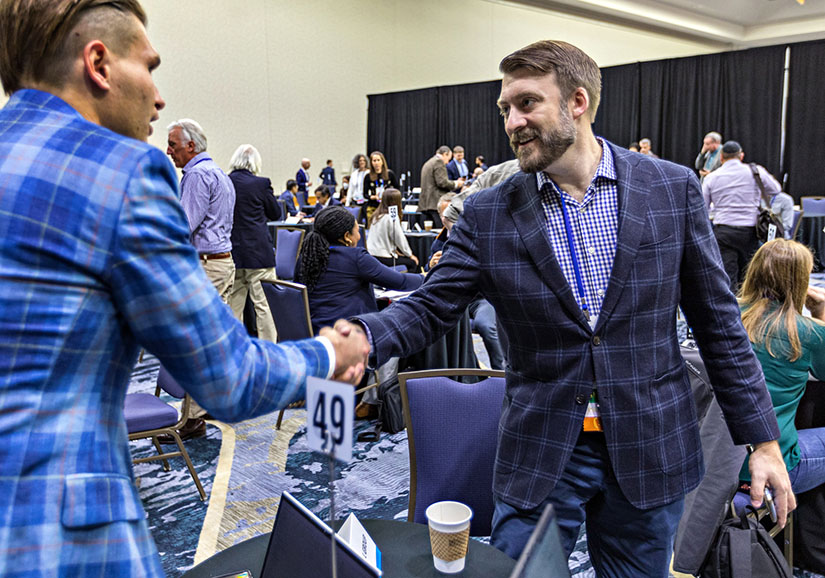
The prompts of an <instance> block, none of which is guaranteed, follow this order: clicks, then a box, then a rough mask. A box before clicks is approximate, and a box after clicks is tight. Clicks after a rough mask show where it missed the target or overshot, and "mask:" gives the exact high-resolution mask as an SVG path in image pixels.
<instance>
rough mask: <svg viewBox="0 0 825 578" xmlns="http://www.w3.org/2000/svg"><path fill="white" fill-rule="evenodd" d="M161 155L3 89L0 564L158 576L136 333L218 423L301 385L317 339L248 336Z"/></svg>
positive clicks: (325, 362) (7, 572) (14, 570)
mask: <svg viewBox="0 0 825 578" xmlns="http://www.w3.org/2000/svg"><path fill="white" fill-rule="evenodd" d="M176 187H177V179H176V176H175V172H174V169H173V168H172V166H171V164H170V163H169V160H168V159H167V158H166V157H165V155H164V154H163V153H162V152H161V151H159V150H157V149H156V148H154V147H151V146H149V145H148V144H146V143H142V142H139V141H136V140H132V139H129V138H126V137H123V136H120V135H117V134H115V133H113V132H111V131H109V130H107V129H104V128H102V127H100V126H98V125H95V124H93V123H91V122H88V121H87V120H85V119H84V118H82V117H81V116H80V115H79V114H78V113H77V112H76V111H75V110H74V109H73V108H71V107H70V106H69V105H68V104H67V103H66V102H64V101H63V100H61V99H59V98H57V97H55V96H53V95H50V94H48V93H45V92H40V91H36V90H21V91H18V92H16V93H15V94H14V95H12V97H11V99H10V100H9V102H8V103H7V105H6V106H5V107H4V108H3V109H2V111H0V576H3V577H4V578H13V577H23V576H25V577H27V578H28V577H32V576H35V577H49V578H57V577H67V578H68V577H71V578H77V577H86V576H130V577H137V576H152V577H154V576H162V575H163V571H162V569H161V566H160V560H159V558H158V555H157V551H156V549H155V545H154V543H153V541H152V538H151V536H150V535H149V532H148V529H147V526H146V523H145V519H144V518H145V515H144V512H143V508H142V506H141V503H140V498H139V497H138V495H137V492H136V490H135V486H134V480H133V478H132V467H131V457H130V454H129V448H128V445H127V431H126V424H125V421H124V417H123V404H124V396H125V394H126V389H127V386H128V384H129V376H130V373H131V370H132V368H133V366H134V364H135V361H136V359H137V355H138V351H139V345H142V346H144V347H145V348H146V349H147V350H148V351H150V352H152V353H154V354H155V355H157V356H158V357H159V358H160V359H161V361H162V362H163V364H164V365H165V366H166V367H167V368H168V369H169V371H170V372H171V373H172V375H173V376H174V377H175V378H176V379H177V380H178V382H179V383H180V384H181V385H182V386H183V387H184V388H185V389H186V390H187V391H188V392H189V393H191V394H192V395H193V397H194V398H195V399H196V400H197V401H198V402H199V403H200V404H201V405H202V406H203V407H204V408H206V409H207V410H209V411H210V412H211V413H212V414H213V415H215V416H216V417H217V418H219V419H223V420H227V421H237V420H239V419H243V418H246V417H252V416H255V415H260V414H263V413H266V412H269V411H273V410H275V409H277V408H279V407H282V406H283V405H285V404H286V403H288V402H290V401H292V400H294V399H297V398H300V397H302V396H303V395H304V382H305V378H306V376H307V375H317V376H326V374H327V372H328V369H329V365H330V364H329V356H328V354H327V350H326V348H325V346H324V344H323V343H321V342H319V341H317V340H310V341H302V342H293V343H291V344H280V345H275V344H272V343H267V342H261V341H257V340H252V339H250V338H249V337H248V336H247V335H246V332H245V331H244V328H243V326H242V325H241V324H240V323H239V322H238V321H237V320H235V319H234V318H233V317H232V313H231V311H230V310H229V309H228V308H227V307H226V306H225V305H224V304H223V303H222V302H221V301H220V298H219V297H218V294H217V293H216V291H215V289H214V288H213V287H212V284H211V283H210V282H209V281H208V279H207V278H206V276H205V274H204V272H203V269H202V268H201V266H200V264H199V263H198V257H197V254H196V252H195V249H194V248H193V247H192V245H191V244H190V243H189V227H188V225H187V222H186V216H185V215H184V213H183V210H182V209H181V206H180V204H179V202H178V199H177V196H176Z"/></svg>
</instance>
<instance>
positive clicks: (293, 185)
mask: <svg viewBox="0 0 825 578" xmlns="http://www.w3.org/2000/svg"><path fill="white" fill-rule="evenodd" d="M279 198H280V199H281V200H282V201H283V202H284V205H285V206H286V212H287V213H289V216H290V217H298V218H299V219H301V218H303V217H305V216H306V215H305V214H304V213H303V212H302V211H301V206H302V204H301V203H302V201H301V197H300V195H299V194H298V183H297V182H296V181H295V179H289V180H288V181H287V182H286V190H285V191H284V192H283V193H281V196H280V197H279Z"/></svg>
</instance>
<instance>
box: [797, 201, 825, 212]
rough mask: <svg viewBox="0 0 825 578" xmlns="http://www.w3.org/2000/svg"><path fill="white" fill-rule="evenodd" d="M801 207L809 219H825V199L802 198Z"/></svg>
mask: <svg viewBox="0 0 825 578" xmlns="http://www.w3.org/2000/svg"><path fill="white" fill-rule="evenodd" d="M799 205H800V208H801V209H802V210H803V211H804V212H805V214H806V215H807V216H809V217H825V197H801V198H800V199H799Z"/></svg>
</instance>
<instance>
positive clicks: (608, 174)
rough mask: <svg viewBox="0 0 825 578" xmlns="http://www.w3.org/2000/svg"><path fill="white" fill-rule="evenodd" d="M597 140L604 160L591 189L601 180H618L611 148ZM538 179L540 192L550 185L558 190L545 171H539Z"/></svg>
mask: <svg viewBox="0 0 825 578" xmlns="http://www.w3.org/2000/svg"><path fill="white" fill-rule="evenodd" d="M596 140H597V141H598V142H599V145H600V146H601V147H602V158H601V160H600V161H599V166H598V167H596V174H594V175H593V180H592V181H590V186H591V187H592V186H593V185H594V184H595V183H596V181H597V180H599V179H607V180H609V181H616V180H617V176H616V163H615V162H614V160H613V151H611V150H610V147H609V146H607V145H606V144H605V142H604V140H603V139H601V138H600V137H596ZM536 178H537V179H538V186H539V190H542V187H544V186H546V185H548V184H549V185H550V186H551V188H552V189H553V190H555V189H556V185H555V183H554V182H553V179H551V178H550V176H549V175H548V174H547V173H545V172H544V171H539V172H538V173H536Z"/></svg>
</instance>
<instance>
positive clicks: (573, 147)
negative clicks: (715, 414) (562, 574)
mask: <svg viewBox="0 0 825 578" xmlns="http://www.w3.org/2000/svg"><path fill="white" fill-rule="evenodd" d="M500 69H501V71H502V72H503V73H504V78H503V80H502V87H501V95H500V99H499V102H498V105H499V108H500V110H501V114H502V116H503V118H504V123H505V130H506V132H507V134H508V136H509V137H510V141H511V145H512V147H513V149H514V151H515V152H516V155H517V157H518V160H519V164H520V167H521V172H519V173H517V174H516V175H514V176H513V177H511V178H509V179H508V180H506V181H504V182H503V183H501V184H499V185H497V186H496V187H494V188H492V189H487V190H484V191H481V192H478V193H476V194H475V195H473V196H472V197H470V198H469V199H468V200H467V202H466V203H465V205H464V213H463V215H462V217H461V218H460V219H459V220H458V222H457V223H456V224H455V225H454V227H453V229H452V232H451V234H450V238H449V241H448V242H447V244H446V246H445V249H444V252H443V254H442V257H441V260H440V262H439V264H438V265H437V266H436V267H435V268H434V269H432V271H431V272H430V275H429V277H428V278H427V281H426V283H424V285H423V286H422V287H421V289H419V290H418V291H417V292H416V293H414V294H413V295H412V296H410V297H409V298H408V299H404V300H401V301H398V302H396V303H395V304H393V305H392V306H391V307H389V308H388V309H387V310H385V311H384V312H382V313H377V314H373V315H367V316H364V317H362V318H360V321H361V322H362V323H364V325H365V326H366V328H367V329H368V333H369V335H370V338H371V341H372V344H373V353H374V357H375V360H376V361H377V363H381V362H382V361H383V360H385V359H387V358H389V357H392V356H399V355H401V356H403V355H405V354H407V353H410V352H413V351H417V350H419V349H421V348H422V347H424V346H425V345H426V344H427V343H428V342H430V341H432V340H434V339H435V338H436V337H438V336H439V335H441V334H443V333H444V332H446V331H447V330H449V329H450V328H451V327H452V326H453V325H454V324H455V323H456V321H457V320H458V318H459V316H460V315H461V313H462V312H463V310H464V309H465V307H466V306H467V305H468V304H469V302H470V301H471V300H473V299H475V298H476V295H477V294H478V293H481V294H482V296H483V297H484V298H486V299H487V300H488V301H489V302H490V303H492V305H493V306H494V308H495V310H496V314H497V318H498V322H499V328H500V329H499V337H500V340H501V342H502V345H503V347H504V349H505V354H506V358H507V360H508V367H507V369H506V374H507V378H506V379H507V390H506V395H505V399H504V404H503V407H502V415H501V421H500V426H499V439H498V451H497V456H496V464H495V478H494V488H493V492H494V499H495V503H496V509H495V515H494V518H493V534H492V543H493V544H494V545H496V546H497V547H499V548H500V549H502V550H504V551H505V552H507V553H508V554H510V555H511V556H513V557H516V556H518V555H519V553H520V552H521V550H522V549H523V547H524V545H525V543H526V541H527V539H528V537H529V535H530V533H531V531H532V529H533V527H534V526H535V524H536V521H537V520H538V517H539V515H540V514H541V512H542V510H543V509H544V506H545V505H546V504H548V503H551V504H553V506H554V507H555V509H556V513H557V515H558V518H559V525H560V527H561V530H562V535H563V540H564V544H565V547H566V548H567V551H568V553H569V552H570V551H572V549H573V547H574V545H575V542H576V538H577V537H578V534H579V528H580V526H581V524H582V523H583V522H584V521H585V519H586V522H587V538H588V547H589V551H590V557H591V560H592V561H593V564H594V566H595V568H596V572H597V575H598V576H611V577H631V576H646V577H653V576H661V577H666V576H667V575H668V562H669V559H670V555H671V551H672V544H673V535H674V533H675V530H676V526H677V523H678V521H679V517H680V516H681V512H682V505H683V497H684V495H685V493H686V492H688V491H689V490H691V489H692V488H694V487H696V485H697V484H698V483H699V480H700V479H701V477H702V474H703V464H702V451H701V447H700V443H699V435H698V428H697V420H696V412H695V409H694V407H693V402H692V396H691V390H690V385H689V382H688V376H687V372H686V370H685V365H684V362H683V360H682V358H681V356H680V353H679V344H678V340H677V336H676V309H677V306H678V305H681V307H682V309H683V311H684V313H685V315H686V317H687V320H688V322H689V323H690V325H691V326H692V327H693V330H694V333H695V335H696V340H697V342H698V343H699V345H700V348H701V351H702V354H703V358H704V360H705V362H706V365H707V368H708V373H709V375H710V377H711V379H712V381H713V384H714V387H715V391H716V395H717V398H718V400H719V403H720V405H721V407H722V409H723V410H724V413H725V416H726V418H727V421H728V424H729V427H730V430H731V434H732V435H733V438H734V440H735V441H736V443H739V444H745V443H750V444H754V445H756V450H755V452H754V454H753V455H754V456H758V465H756V466H754V464H753V462H751V467H752V470H753V473H754V476H755V479H758V480H759V481H758V482H757V484H756V485H755V487H754V489H753V491H752V494H751V497H752V498H753V500H754V501H756V502H761V501H762V494H763V489H764V486H765V484H766V483H767V484H769V485H770V486H771V487H772V488H773V490H774V493H775V494H776V497H777V500H778V503H779V504H780V505H779V510H780V517H781V518H782V523H784V518H785V515H786V513H787V511H788V509H789V508H793V507H794V504H795V502H794V498H793V495H792V493H791V492H790V484H789V482H788V476H787V472H786V471H785V466H784V464H783V462H782V456H781V454H780V453H779V448H778V445H777V443H776V441H774V440H776V439H777V438H778V436H779V432H778V429H777V425H776V419H775V416H774V413H773V410H772V407H771V400H770V397H769V396H768V393H767V390H766V388H765V383H764V379H763V376H762V371H761V369H760V367H759V364H758V362H757V360H756V359H755V357H754V355H753V352H752V350H751V347H750V344H749V342H748V338H747V335H746V334H745V332H744V330H743V328H742V325H741V321H740V318H739V309H738V307H737V304H736V300H735V298H734V296H733V295H732V294H731V293H730V290H729V289H728V280H727V277H726V276H725V273H724V270H723V269H722V266H721V260H720V258H719V252H718V249H717V246H716V243H715V242H714V238H713V234H712V232H711V227H710V223H709V221H708V218H707V214H706V212H705V209H704V206H703V202H702V196H701V194H700V191H699V187H698V181H697V180H696V177H695V176H694V175H693V174H692V172H691V171H690V170H688V169H687V168H684V167H680V166H677V165H674V164H671V163H668V162H664V161H658V160H653V159H651V158H649V157H646V156H643V155H640V154H635V153H630V152H629V151H627V150H624V149H621V148H619V147H616V146H615V145H613V144H611V143H609V142H607V141H606V140H604V139H601V138H596V137H595V136H594V135H593V133H592V129H591V122H592V120H593V118H594V116H595V112H596V108H597V106H598V101H599V94H600V82H601V79H600V73H599V69H598V66H597V65H596V63H595V62H593V60H592V59H591V58H590V57H588V56H587V55H586V54H584V53H583V52H582V51H580V50H579V49H577V48H576V47H574V46H571V45H569V44H567V43H564V42H553V41H544V42H538V43H535V44H533V45H530V46H527V47H525V48H523V49H521V50H519V51H517V52H515V53H513V54H511V55H510V56H508V57H506V58H505V59H504V60H503V61H502V63H501V67H500Z"/></svg>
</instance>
